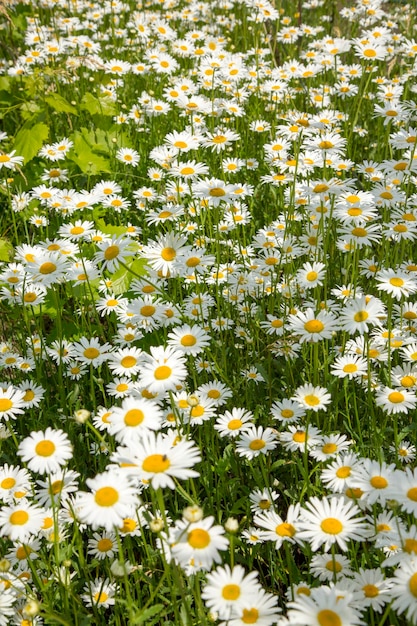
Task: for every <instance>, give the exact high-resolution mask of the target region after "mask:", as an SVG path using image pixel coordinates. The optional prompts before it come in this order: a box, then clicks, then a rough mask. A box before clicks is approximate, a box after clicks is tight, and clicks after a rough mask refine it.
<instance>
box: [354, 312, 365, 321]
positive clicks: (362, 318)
mask: <svg viewBox="0 0 417 626" xmlns="http://www.w3.org/2000/svg"><path fill="white" fill-rule="evenodd" d="M368 317H369V313H368V312H367V311H358V312H357V313H355V315H354V316H353V319H354V320H355V322H358V323H359V322H364V321H365V320H367V319H368Z"/></svg>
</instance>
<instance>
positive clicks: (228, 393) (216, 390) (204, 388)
mask: <svg viewBox="0 0 417 626" xmlns="http://www.w3.org/2000/svg"><path fill="white" fill-rule="evenodd" d="M197 393H198V394H199V395H200V396H202V397H205V396H207V398H209V399H210V400H213V402H214V403H215V405H216V406H223V404H226V402H227V400H228V399H229V398H231V397H232V395H233V393H232V390H231V389H229V387H227V386H226V385H225V384H224V383H222V382H220V381H217V380H215V381H212V382H209V383H204V384H202V385H200V386H199V387H198V389H197Z"/></svg>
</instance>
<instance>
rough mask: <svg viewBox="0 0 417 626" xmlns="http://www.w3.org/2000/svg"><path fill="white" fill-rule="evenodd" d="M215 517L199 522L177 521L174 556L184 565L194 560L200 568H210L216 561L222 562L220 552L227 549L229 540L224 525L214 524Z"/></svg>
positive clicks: (194, 563)
mask: <svg viewBox="0 0 417 626" xmlns="http://www.w3.org/2000/svg"><path fill="white" fill-rule="evenodd" d="M213 522H214V517H212V516H210V517H206V518H204V519H201V520H199V521H197V522H192V523H189V522H186V521H185V520H183V521H180V522H178V523H177V525H176V528H175V531H174V533H173V545H172V546H171V552H172V556H173V557H174V558H175V559H176V561H177V562H178V563H179V564H180V566H182V567H186V566H188V565H189V563H190V561H192V563H193V565H194V567H196V568H198V569H199V570H206V571H207V570H210V569H211V567H212V566H213V564H214V563H220V562H221V560H222V559H221V556H220V552H221V551H224V550H227V548H228V545H229V540H228V539H227V537H225V536H224V534H225V531H224V528H223V527H222V526H218V525H217V526H215V525H213Z"/></svg>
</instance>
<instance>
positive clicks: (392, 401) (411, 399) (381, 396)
mask: <svg viewBox="0 0 417 626" xmlns="http://www.w3.org/2000/svg"><path fill="white" fill-rule="evenodd" d="M375 403H376V405H377V406H380V407H381V408H382V410H383V411H385V412H386V413H388V414H389V415H395V414H397V413H408V412H409V411H412V410H413V409H415V407H416V405H417V397H416V394H415V393H413V392H412V391H409V390H408V389H406V388H405V387H400V388H394V389H392V388H391V387H381V388H380V389H379V390H378V391H377V392H376V397H375Z"/></svg>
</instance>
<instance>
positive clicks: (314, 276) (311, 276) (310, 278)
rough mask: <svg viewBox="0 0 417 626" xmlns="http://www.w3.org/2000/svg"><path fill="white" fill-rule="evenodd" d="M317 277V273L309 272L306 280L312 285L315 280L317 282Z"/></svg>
mask: <svg viewBox="0 0 417 626" xmlns="http://www.w3.org/2000/svg"><path fill="white" fill-rule="evenodd" d="M317 276H318V274H317V272H308V274H307V275H306V279H307V280H308V281H309V282H310V283H312V282H314V281H315V280H317Z"/></svg>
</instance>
